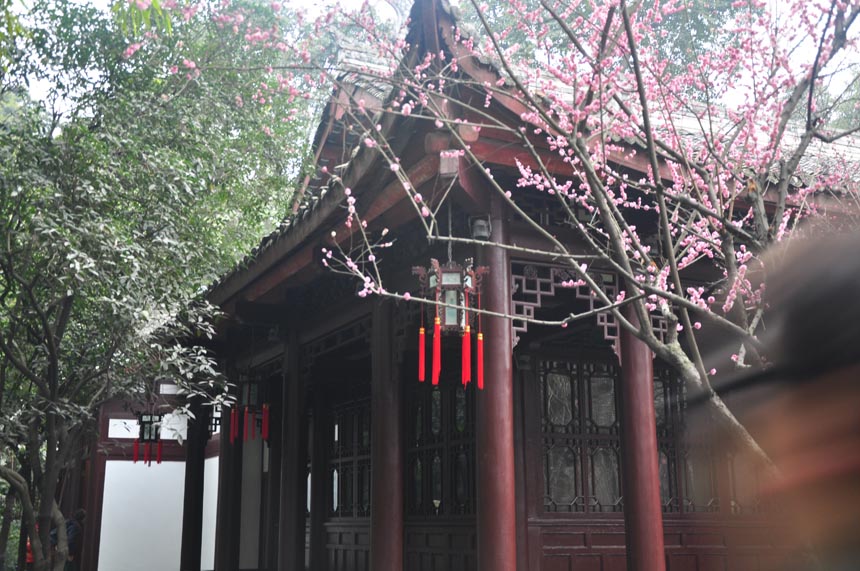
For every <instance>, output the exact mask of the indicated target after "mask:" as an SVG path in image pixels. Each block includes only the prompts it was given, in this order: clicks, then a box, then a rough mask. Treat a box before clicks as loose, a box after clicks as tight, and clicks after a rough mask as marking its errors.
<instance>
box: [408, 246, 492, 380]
mask: <svg viewBox="0 0 860 571" xmlns="http://www.w3.org/2000/svg"><path fill="white" fill-rule="evenodd" d="M488 271H489V270H488V269H487V268H486V267H479V268H473V267H472V263H471V260H468V261H467V263H466V266H465V267H463V266H461V265H460V264H457V263H456V262H453V261H449V262H448V263H446V264H444V265H440V264H439V261H438V260H435V259H431V260H430V267H429V268H423V267H414V268H412V273H413V274H414V275H417V276H418V281H419V284H420V286H421V293H422V296H423V297H425V298H430V299H433V300H434V301H435V302H436V303H435V305H434V319H433V356H432V359H433V363H432V368H431V379H432V383H433V384H434V385H438V384H439V377H440V375H441V372H442V335H443V334H445V333H458V334H461V335H462V348H461V357H462V359H461V373H460V375H461V376H460V380H461V382H462V384H463V386H466V385H468V384H469V383H470V382H471V381H472V327H471V320H472V315H471V314H470V313H469V301H470V297H471V296H473V295H475V294H476V293H477V294H478V295H480V293H479V292H480V285H481V281H482V279H483V276H484V274H486V273H487V272H488ZM478 351H479V354H480V359H481V360H483V336H480V337H479V348H478ZM425 359H426V356H425V330H424V314H423V311H422V314H421V327H420V329H419V330H418V380H419V382H423V381H424V370H425V366H426V361H425ZM478 371H479V375H480V376H481V377H482V376H483V363H479V364H478Z"/></svg>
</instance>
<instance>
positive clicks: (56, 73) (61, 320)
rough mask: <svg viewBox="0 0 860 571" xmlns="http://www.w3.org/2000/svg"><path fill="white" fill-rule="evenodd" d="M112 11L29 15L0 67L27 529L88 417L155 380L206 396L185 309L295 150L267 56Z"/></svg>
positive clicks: (282, 201)
mask: <svg viewBox="0 0 860 571" xmlns="http://www.w3.org/2000/svg"><path fill="white" fill-rule="evenodd" d="M156 8H157V5H156V4H155V3H153V4H152V6H151V7H150V9H149V11H152V10H156ZM0 9H3V6H2V5H0ZM131 9H132V10H137V8H136V7H132V8H131ZM159 9H160V8H159ZM253 9H254V10H263V11H265V10H266V9H267V8H265V7H262V6H260V5H254V6H253ZM138 11H139V10H138ZM156 11H157V10H156ZM139 12H141V14H142V13H143V11H139ZM127 15H128V14H127V13H124V12H123V11H122V10H117V11H114V12H113V13H106V12H104V11H102V10H99V9H97V8H94V7H92V6H89V5H82V4H80V3H78V2H74V1H71V0H56V1H54V0H51V1H37V2H36V3H34V4H33V5H32V6H31V7H30V11H29V13H28V14H27V15H26V17H24V18H22V21H26V22H27V26H28V28H27V30H25V31H24V32H23V33H21V34H18V35H17V36H16V38H15V45H16V50H18V52H16V53H19V54H24V55H22V56H21V57H18V58H17V59H16V58H8V59H5V60H4V61H7V62H9V67H8V71H7V73H6V75H5V76H4V78H3V79H4V81H3V85H2V89H1V90H0V398H2V400H0V441H2V443H3V444H2V446H3V448H4V449H5V450H7V451H10V450H17V451H18V452H17V455H19V456H21V457H26V459H27V460H28V461H29V463H30V465H31V466H34V470H35V473H36V474H37V475H40V476H41V479H39V478H36V481H35V482H34V484H33V486H32V489H31V493H32V494H33V496H34V504H35V506H34V507H35V509H36V511H37V512H38V513H39V514H40V517H43V518H47V517H49V516H50V510H51V504H52V502H50V501H49V502H47V503H42V502H40V501H39V498H46V499H48V498H50V497H51V496H52V495H53V494H52V490H54V489H55V488H56V484H57V481H56V477H57V476H56V472H55V471H54V470H53V469H54V468H55V467H57V466H59V467H60V468H61V467H62V466H64V465H65V464H66V463H67V462H73V461H75V460H76V459H75V458H74V457H73V456H72V454H73V450H77V449H78V448H75V442H80V439H81V438H83V437H84V435H85V434H86V433H87V432H88V431H90V430H92V429H93V428H94V426H93V423H92V420H93V418H94V417H93V413H94V411H95V409H96V407H97V406H98V404H99V403H100V402H102V401H104V400H105V399H107V398H111V397H113V396H116V395H123V394H141V393H142V392H143V391H145V390H146V388H147V387H148V386H151V383H152V381H153V380H154V379H156V378H160V377H165V376H171V377H173V378H174V380H176V381H178V382H179V383H180V384H181V385H182V386H183V387H184V388H185V390H186V391H187V392H188V393H190V394H193V393H198V394H206V395H208V398H212V399H219V398H224V397H223V393H222V392H221V391H220V389H221V388H223V386H222V381H221V379H220V377H219V375H218V372H217V371H216V370H215V368H214V362H213V361H212V359H211V357H210V355H209V353H208V351H207V350H206V349H205V347H204V346H203V345H202V344H199V345H198V344H195V343H194V341H195V340H203V341H205V339H206V338H207V337H209V336H211V335H212V332H213V329H212V317H213V314H214V311H213V309H212V308H211V307H209V306H207V305H206V304H205V303H204V302H202V301H201V300H200V299H199V298H200V294H201V292H202V291H203V289H204V288H205V287H206V286H207V285H208V284H209V283H211V281H212V280H213V279H214V278H216V277H217V276H218V275H220V274H222V273H223V272H224V271H225V270H226V269H227V268H229V267H230V266H231V265H233V264H234V263H235V261H236V259H237V258H238V256H240V255H241V254H243V253H244V252H246V251H248V250H249V249H250V247H251V245H252V244H254V243H255V242H256V241H257V240H258V239H259V236H260V235H261V234H262V233H264V232H266V231H268V230H269V229H270V228H271V227H272V226H273V224H274V223H276V222H277V221H279V220H280V219H281V218H282V217H283V215H284V214H285V213H286V211H287V205H288V204H289V200H290V198H291V196H290V192H289V189H290V188H291V186H292V184H293V182H294V181H295V180H296V177H297V176H298V175H299V172H300V171H301V168H302V164H303V160H304V156H305V155H306V153H307V147H308V146H309V139H310V137H309V124H310V122H311V121H312V120H313V114H312V113H310V112H308V110H307V102H306V100H305V99H303V98H297V97H295V96H290V95H289V93H288V92H286V93H285V92H282V91H281V90H279V89H275V88H274V87H277V86H279V85H280V84H281V83H282V82H281V79H282V78H279V77H278V74H277V72H275V71H274V70H273V69H272V68H273V67H275V68H276V67H277V61H276V60H274V59H273V57H272V55H271V53H269V52H265V51H263V50H262V49H261V50H255V49H253V48H250V49H249V48H248V46H247V44H246V42H245V41H244V39H243V38H242V37H240V36H239V35H237V34H231V33H225V30H223V29H222V28H219V27H218V26H217V25H215V24H214V23H213V22H212V21H211V18H208V17H205V16H204V15H203V13H201V14H200V15H198V16H196V17H190V18H188V19H187V20H186V19H185V18H176V19H175V20H176V21H174V22H172V23H170V22H169V21H167V20H164V19H162V20H159V21H153V20H152V19H151V18H149V19H147V18H146V17H144V16H143V15H139V17H140V18H142V20H141V22H143V23H144V24H145V26H141V25H140V23H138V24H135V23H134V22H135V21H134V20H132V25H131V26H129V25H128V22H126V20H125V19H124V17H125V16H127ZM166 22H167V23H166ZM135 34H138V35H135ZM0 39H2V38H0ZM200 69H205V70H206V73H203V74H200V73H199V70H200ZM28 86H30V87H31V89H30V90H29V92H28ZM32 86H42V88H41V89H42V92H39V90H38V89H34V88H32ZM30 93H32V94H33V95H34V96H35V97H34V96H31V95H30ZM46 451H47V453H46ZM52 463H53V464H52ZM49 464H51V466H49ZM9 465H10V464H8V463H7V462H5V461H4V460H3V459H0V476H2V477H4V478H7V479H9V478H11V479H13V480H14V474H11V475H10V474H9V473H7V472H4V469H5V468H4V466H9ZM51 478H53V480H51ZM41 527H45V528H47V527H49V526H48V525H45V526H41Z"/></svg>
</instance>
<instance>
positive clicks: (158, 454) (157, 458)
mask: <svg viewBox="0 0 860 571" xmlns="http://www.w3.org/2000/svg"><path fill="white" fill-rule="evenodd" d="M161 444H162V442H161V440H159V441H158V447H157V448H156V449H155V463H156V464H161Z"/></svg>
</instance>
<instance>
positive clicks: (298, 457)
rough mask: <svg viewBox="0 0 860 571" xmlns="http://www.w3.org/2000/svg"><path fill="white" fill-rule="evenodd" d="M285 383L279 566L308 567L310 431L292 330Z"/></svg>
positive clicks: (300, 570) (292, 570)
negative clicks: (306, 551) (306, 508)
mask: <svg viewBox="0 0 860 571" xmlns="http://www.w3.org/2000/svg"><path fill="white" fill-rule="evenodd" d="M285 364H286V367H285V368H286V375H285V381H286V385H285V386H284V388H283V401H282V405H281V411H282V412H283V414H282V417H281V430H282V433H281V441H282V442H283V449H282V456H281V491H280V517H279V520H280V550H279V553H278V569H279V570H281V571H304V569H305V506H306V501H307V493H308V492H307V476H306V469H307V468H306V467H307V463H308V433H307V415H306V414H305V407H306V405H305V390H304V382H303V380H302V378H301V375H300V374H299V342H298V337H297V335H296V333H295V332H293V333H291V335H290V340H289V341H288V343H287V346H286V360H285Z"/></svg>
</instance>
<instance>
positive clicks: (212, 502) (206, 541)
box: [200, 456, 218, 571]
mask: <svg viewBox="0 0 860 571" xmlns="http://www.w3.org/2000/svg"><path fill="white" fill-rule="evenodd" d="M217 513H218V457H217V456H216V457H215V458H207V459H206V461H205V462H204V463H203V537H202V538H201V541H200V568H201V569H203V570H204V571H211V570H212V569H215V516H216V515H217Z"/></svg>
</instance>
